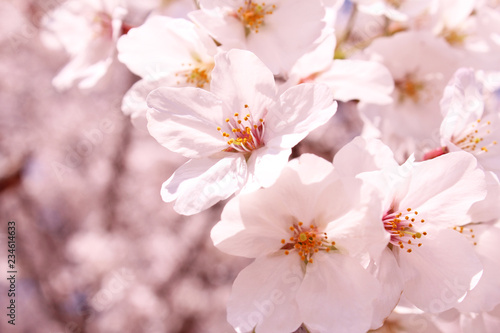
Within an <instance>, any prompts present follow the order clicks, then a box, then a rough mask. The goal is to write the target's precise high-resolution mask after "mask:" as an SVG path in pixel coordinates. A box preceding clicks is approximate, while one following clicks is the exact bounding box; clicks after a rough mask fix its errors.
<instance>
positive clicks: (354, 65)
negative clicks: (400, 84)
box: [316, 60, 394, 104]
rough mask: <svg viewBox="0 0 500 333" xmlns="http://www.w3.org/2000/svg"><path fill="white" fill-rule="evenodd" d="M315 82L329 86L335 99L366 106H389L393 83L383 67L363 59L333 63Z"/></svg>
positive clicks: (387, 71) (389, 74)
mask: <svg viewBox="0 0 500 333" xmlns="http://www.w3.org/2000/svg"><path fill="white" fill-rule="evenodd" d="M316 82H322V83H325V84H327V85H328V86H329V87H330V88H331V89H332V90H333V96H334V98H335V99H336V100H340V101H343V102H347V101H350V100H355V99H357V100H361V101H363V102H366V103H374V104H389V103H391V102H392V97H391V96H390V95H391V93H392V91H393V90H394V80H393V79H392V75H391V73H390V72H389V70H388V69H387V68H386V67H385V66H384V65H382V64H380V63H377V62H374V61H363V60H334V61H333V63H332V66H331V67H330V68H329V69H328V70H326V71H325V72H323V73H321V74H320V75H319V76H318V77H317V78H316Z"/></svg>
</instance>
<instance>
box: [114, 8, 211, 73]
mask: <svg viewBox="0 0 500 333" xmlns="http://www.w3.org/2000/svg"><path fill="white" fill-rule="evenodd" d="M117 48H118V52H119V53H118V59H119V60H120V61H121V62H122V63H124V64H125V65H126V66H127V67H128V69H130V71H131V72H132V73H134V74H136V75H138V76H140V77H142V78H145V77H148V76H151V75H162V76H165V75H166V73H176V72H180V71H183V70H186V69H189V68H190V64H194V63H196V62H208V61H211V56H213V55H214V54H215V53H216V46H215V43H214V42H213V40H211V39H210V37H209V36H208V34H206V33H205V32H204V31H203V30H201V29H199V28H198V27H196V25H194V24H193V23H192V22H190V21H188V20H185V19H174V18H170V17H166V16H160V15H156V16H152V17H150V18H149V19H148V20H147V21H146V22H145V23H144V24H143V25H141V26H140V27H138V28H133V29H131V30H130V31H129V32H128V33H127V34H126V35H123V36H122V37H120V39H119V40H118V43H117Z"/></svg>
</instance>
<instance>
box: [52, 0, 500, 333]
mask: <svg viewBox="0 0 500 333" xmlns="http://www.w3.org/2000/svg"><path fill="white" fill-rule="evenodd" d="M498 22H500V5H499V4H498V3H497V2H495V1H486V0H481V1H471V0H464V1H458V2H452V1H449V0H426V1H422V0H399V1H388V0H385V1H383V0H352V1H347V0H346V1H342V0H307V1H306V0H270V1H266V2H261V1H253V0H199V1H195V2H193V1H188V0H176V1H172V2H164V1H163V2H161V3H157V1H133V0H101V1H97V0H85V1H82V0H68V1H67V2H65V3H64V4H62V5H61V6H60V7H59V8H57V9H56V10H55V11H54V12H53V13H51V14H50V15H47V16H46V18H45V19H44V21H43V24H44V27H45V33H44V36H43V37H44V41H45V43H46V44H47V45H48V46H51V47H62V48H64V49H65V50H66V51H67V52H68V53H69V54H70V56H71V60H70V63H69V64H68V65H67V66H66V67H65V68H63V69H62V71H61V72H60V73H59V74H58V75H57V76H56V78H55V79H54V81H53V83H54V85H55V86H56V87H57V88H58V89H61V90H64V89H68V88H70V87H71V86H73V85H75V84H77V85H78V87H79V88H81V89H90V88H92V87H94V86H95V85H96V84H97V83H98V82H101V81H102V79H103V78H104V77H105V76H106V73H107V72H108V71H109V70H110V69H111V68H112V66H111V65H112V64H113V63H117V62H121V63H122V64H124V65H125V66H126V67H127V68H128V70H130V72H132V73H133V74H135V75H137V76H138V80H137V82H136V83H135V84H134V85H133V86H132V87H130V89H129V91H128V92H127V93H126V94H125V96H124V97H123V103H122V110H123V112H124V114H125V115H127V116H130V118H131V121H132V122H133V123H134V125H135V126H136V127H137V130H146V131H148V132H149V133H150V135H151V136H152V137H153V138H154V139H156V140H157V141H158V143H159V144H161V145H162V146H164V147H165V148H167V149H169V150H170V151H173V152H176V153H178V154H180V155H182V156H184V157H186V158H188V159H189V160H188V161H187V162H186V163H185V164H183V165H182V166H180V167H179V168H178V169H177V170H176V171H175V172H174V173H173V174H172V175H170V178H168V180H166V181H165V182H164V183H163V185H162V186H161V197H162V198H163V200H164V201H165V202H174V209H175V211H176V212H177V213H179V214H183V215H193V214H197V213H200V212H202V211H204V210H206V209H209V208H210V207H212V206H214V205H215V204H217V203H218V202H220V201H223V202H224V203H225V206H224V209H223V211H222V214H221V217H220V221H218V222H217V223H216V224H215V226H214V227H213V229H212V232H211V238H212V241H213V243H214V245H215V246H216V247H217V248H218V249H220V250H221V251H223V252H226V253H228V254H232V255H235V256H242V257H247V258H254V259H255V260H254V261H253V262H252V263H251V264H250V265H249V266H248V267H246V268H245V269H243V270H242V271H241V272H240V274H239V275H238V277H237V278H236V280H235V281H234V285H233V289H232V294H231V297H230V299H229V301H228V305H227V319H228V322H229V323H230V324H231V325H232V326H233V327H234V329H235V330H236V331H237V332H256V333H267V332H269V333H275V332H278V333H280V332H281V333H289V332H294V331H296V330H298V329H302V330H304V331H307V332H320V333H327V332H349V333H356V332H367V331H372V330H378V331H380V332H384V331H387V332H393V331H397V332H443V333H446V332H489V333H492V332H497V331H498V329H499V328H500V257H499V254H500V222H499V219H500V182H499V177H500V145H498V144H497V143H498V141H499V140H500V132H499V131H498V127H499V126H500V108H499V107H500V93H499V92H500V90H499V88H500V58H499V56H498V54H500V52H499V51H500V24H499V23H498ZM75 40H76V41H77V42H75ZM337 111H339V112H338V113H339V114H344V115H345V114H346V113H353V114H355V115H356V117H357V119H358V120H359V121H360V122H361V123H362V129H361V130H360V131H359V133H355V137H354V138H353V137H346V138H345V141H346V142H347V141H349V140H351V139H352V140H351V141H350V142H349V143H347V144H345V145H344V146H343V147H342V148H341V149H340V150H338V151H334V148H333V147H334V144H332V142H328V141H329V140H330V139H329V137H330V136H329V135H328V133H329V132H336V131H339V132H341V131H342V130H343V129H342V128H339V127H340V126H341V125H339V123H338V122H337V123H335V122H334V119H335V118H336V117H339V116H338V115H336V113H337ZM340 116H341V115H340ZM311 132H313V133H311ZM310 133H311V135H309V134H310ZM304 141H309V142H310V145H313V146H316V147H321V148H322V149H323V150H325V151H327V152H328V153H327V154H325V155H324V156H333V160H332V159H331V158H330V159H329V160H327V159H325V158H323V157H319V156H317V154H313V153H308V152H305V153H304V152H302V153H301V151H300V150H299V149H297V147H298V145H299V144H300V143H301V142H304ZM312 152H315V151H312ZM291 156H293V157H294V158H291ZM145 163H147V161H145ZM227 199H229V200H228V201H224V200H227ZM214 222H216V221H214Z"/></svg>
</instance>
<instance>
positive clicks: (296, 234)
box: [281, 222, 336, 264]
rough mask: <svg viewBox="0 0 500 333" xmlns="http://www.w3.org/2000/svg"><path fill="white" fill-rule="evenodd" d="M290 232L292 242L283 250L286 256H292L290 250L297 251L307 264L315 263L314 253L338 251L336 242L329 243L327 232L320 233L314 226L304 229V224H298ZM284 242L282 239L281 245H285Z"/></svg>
mask: <svg viewBox="0 0 500 333" xmlns="http://www.w3.org/2000/svg"><path fill="white" fill-rule="evenodd" d="M290 231H292V233H293V235H292V237H290V242H287V243H286V244H285V245H284V246H283V247H281V249H282V250H285V255H288V254H290V251H289V250H292V251H293V250H295V251H296V252H297V254H298V255H299V256H300V259H301V260H302V261H304V262H305V263H306V264H307V263H310V264H311V263H312V262H313V259H312V256H313V255H314V253H318V252H319V251H325V252H330V251H331V250H336V248H335V242H330V241H328V236H327V234H326V232H320V231H319V230H318V227H317V226H315V225H314V224H311V225H310V226H309V227H304V224H303V223H302V222H298V223H296V224H294V225H292V226H291V227H290ZM284 241H285V240H284V239H282V240H281V243H282V244H284Z"/></svg>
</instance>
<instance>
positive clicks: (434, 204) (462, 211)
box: [399, 152, 487, 228]
mask: <svg viewBox="0 0 500 333" xmlns="http://www.w3.org/2000/svg"><path fill="white" fill-rule="evenodd" d="M403 169H404V168H403V167H402V169H401V172H404V171H405V170H403ZM486 189H487V183H486V181H485V175H484V172H483V171H482V170H480V169H479V168H478V166H477V162H476V159H475V158H474V157H473V156H472V155H471V154H469V153H466V152H454V153H449V154H445V155H441V156H439V157H437V158H434V159H432V160H427V161H424V162H420V163H415V164H414V169H413V170H412V171H411V179H410V182H409V184H408V190H407V194H406V196H405V197H404V198H403V199H402V200H400V201H399V207H400V209H402V210H404V209H407V208H412V209H418V211H420V212H421V213H422V214H423V215H422V217H423V218H425V217H424V214H425V216H427V217H428V221H429V222H430V223H426V225H425V227H426V228H434V227H437V228H443V227H453V226H455V225H463V224H467V223H469V222H471V221H470V217H468V215H467V211H468V210H469V208H470V207H471V205H472V204H473V203H474V202H476V201H480V200H482V199H484V198H485V196H486Z"/></svg>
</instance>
